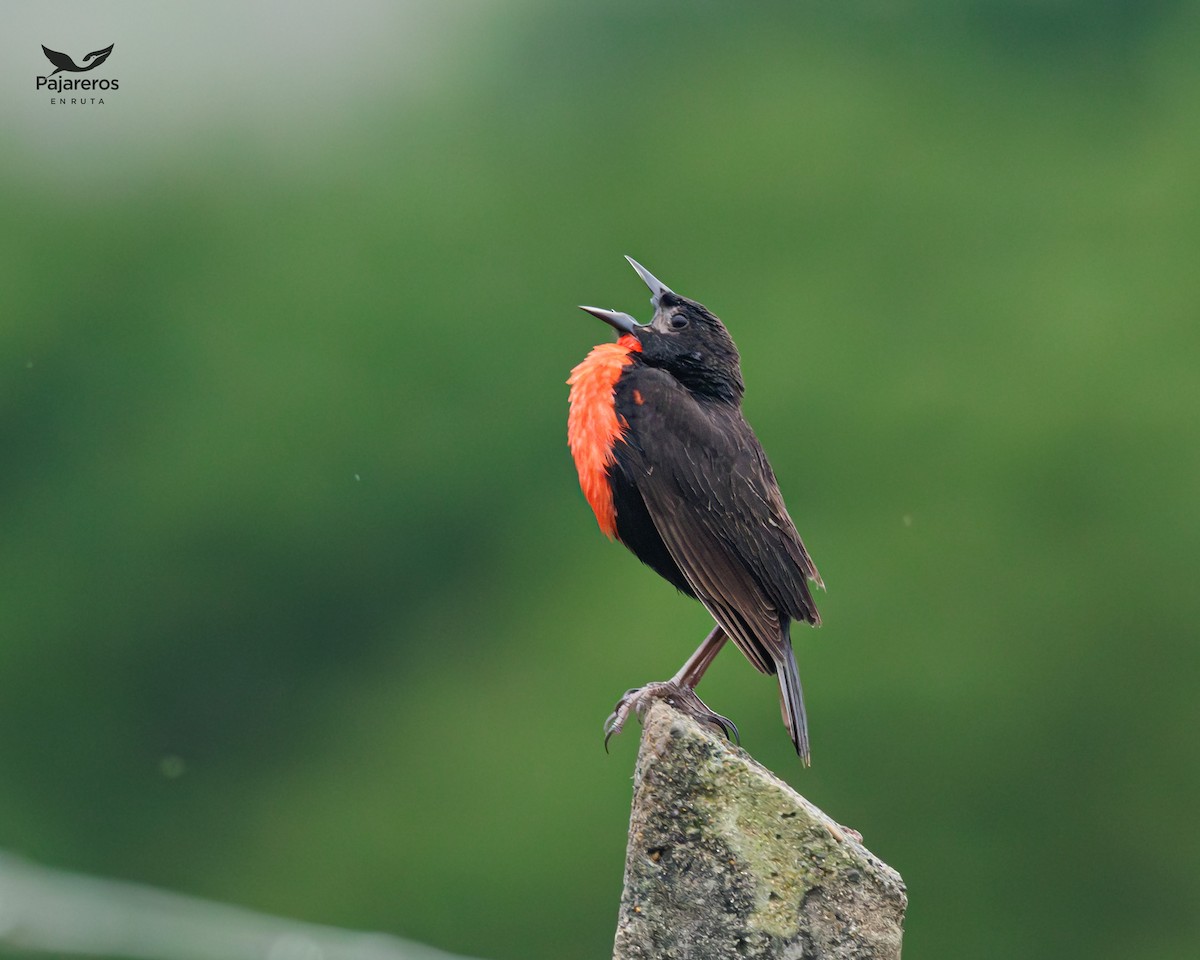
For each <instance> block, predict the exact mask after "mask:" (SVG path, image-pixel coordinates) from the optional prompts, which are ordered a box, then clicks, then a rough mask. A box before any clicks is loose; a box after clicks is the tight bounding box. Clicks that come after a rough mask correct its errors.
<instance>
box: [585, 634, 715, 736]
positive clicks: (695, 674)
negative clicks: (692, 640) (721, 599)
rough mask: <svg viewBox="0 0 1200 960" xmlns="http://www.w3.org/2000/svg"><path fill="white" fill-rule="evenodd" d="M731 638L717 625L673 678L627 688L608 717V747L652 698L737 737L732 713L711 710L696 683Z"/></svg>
mask: <svg viewBox="0 0 1200 960" xmlns="http://www.w3.org/2000/svg"><path fill="white" fill-rule="evenodd" d="M727 639H729V638H728V637H727V636H726V635H725V631H724V630H723V629H722V628H721V627H720V625H718V626H715V627H713V629H712V632H711V633H709V635H708V636H707V637H705V638H704V642H703V643H701V644H700V646H699V647H697V648H696V652H695V653H693V654H692V655H691V656H690V657H688V658H687V662H686V663H684V665H683V666H682V667H680V668H679V670H678V672H677V673H676V674H675V676H673V677H672V678H671V679H670V680H663V681H660V682H657V683H648V684H646V685H645V686H644V687H634V688H633V689H632V690H626V691H625V695H624V696H623V697H621V699H620V700H618V701H617V705H616V706H615V707H614V708H613V712H612V713H611V714H610V715H609V717H608V719H607V720H605V721H604V748H605V749H606V750H607V749H608V741H609V740H611V739H612V738H613V737H614V736H616V735H617V734H618V733H620V732H621V728H622V727H624V726H625V721H626V720H628V719H629V713H630V711H631V710H632V711H637V715H638V716H639V717H641V716H642V715H643V714H644V713H645V712H646V708H647V707H648V706H649V704H650V702H651V701H652V700H665V701H666V702H667V703H669V704H670V705H671V706H673V707H674V708H675V709H676V710H679V711H680V712H682V713H686V714H687V715H688V716H690V717H694V718H695V719H697V720H699V721H700V722H701V723H707V724H710V725H711V726H714V727H717V728H718V729H720V731H721V732H722V733H723V734H725V736H726V737H727V738H729V739H730V740H736V739H737V738H738V728H737V724H735V723H734V722H733V721H732V720H730V719H729V718H728V717H723V716H721V715H720V714H719V713H717V712H716V711H714V710H710V709H709V708H708V705H707V704H706V703H705V702H704V701H703V700H701V699H700V698H699V697H698V696H697V695H696V685H697V684H698V683H699V682H700V680H701V678H702V677H703V676H704V672H705V671H706V670H707V669H708V668H709V665H710V664H711V663H712V662H713V659H714V658H715V657H716V655H717V654H718V653H720V652H721V648H722V647H723V646H725V641H726V640H727Z"/></svg>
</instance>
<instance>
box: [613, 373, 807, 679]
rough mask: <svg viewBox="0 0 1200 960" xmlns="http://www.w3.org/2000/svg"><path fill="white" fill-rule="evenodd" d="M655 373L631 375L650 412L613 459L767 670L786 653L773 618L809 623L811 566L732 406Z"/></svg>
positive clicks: (736, 635)
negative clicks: (707, 400) (707, 401)
mask: <svg viewBox="0 0 1200 960" xmlns="http://www.w3.org/2000/svg"><path fill="white" fill-rule="evenodd" d="M647 373H650V372H649V371H647ZM653 373H654V374H658V372H657V371H654V372H653ZM665 376H666V375H658V376H654V375H649V376H644V377H640V378H639V380H640V383H639V387H640V389H641V392H642V393H643V394H644V398H643V400H644V406H641V407H640V408H634V410H635V411H636V413H634V417H635V420H637V421H640V420H641V419H642V418H641V417H640V416H638V414H639V413H641V411H642V410H645V411H653V426H650V424H649V423H648V422H647V423H646V425H645V426H644V427H643V426H642V424H640V423H637V422H635V423H634V424H633V425H632V426H633V427H634V429H631V430H630V431H629V433H628V434H627V440H626V442H627V444H628V446H629V447H630V449H629V450H628V451H627V452H623V454H622V455H620V456H619V457H618V459H619V460H620V461H621V462H622V467H623V469H625V470H626V471H628V472H629V473H630V474H631V476H630V480H632V481H633V484H634V486H636V488H637V490H638V491H639V492H640V494H641V496H642V499H643V501H644V502H645V504H646V509H647V511H648V513H649V514H650V518H651V520H652V521H653V522H654V526H655V528H656V529H657V531H658V533H659V536H661V537H662V540H663V543H664V544H665V545H666V547H667V549H668V551H669V552H670V554H671V556H672V558H673V559H674V560H675V562H676V564H678V566H679V568H680V570H681V571H682V572H683V574H684V576H685V577H686V578H687V581H688V583H689V584H690V585H691V587H692V589H693V591H694V592H695V593H696V595H697V597H698V598H699V599H700V600H701V602H703V603H704V605H705V606H706V607H708V609H709V611H710V612H711V613H712V615H713V617H714V618H715V619H716V620H717V622H718V623H720V624H721V626H722V627H724V628H725V629H726V630H727V632H728V633H729V635H730V638H731V639H733V640H734V641H735V642H736V643H737V645H738V647H739V648H740V649H741V650H742V652H743V653H744V654H745V655H746V657H747V659H749V660H750V662H751V663H753V664H754V665H755V666H756V667H757V668H758V669H759V670H762V671H763V672H764V673H774V672H775V668H776V664H777V663H779V662H780V661H781V660H782V659H783V658H784V657H785V656H787V657H790V655H791V654H790V651H786V650H784V649H783V648H784V646H785V645H787V643H788V641H787V639H786V636H785V634H784V631H783V628H782V620H783V618H785V617H786V618H791V619H796V620H804V621H807V622H809V623H818V622H819V619H820V618H819V617H818V615H817V609H816V605H815V604H814V603H813V600H812V595H811V594H810V593H809V590H808V583H807V581H808V579H810V578H812V579H814V580H815V579H817V572H816V568H815V566H813V564H812V561H811V559H809V557H808V553H807V552H806V551H805V549H804V545H803V543H802V542H801V541H800V536H799V534H798V533H797V532H796V528H795V525H794V524H793V523H792V521H791V519H790V518H789V517H788V514H787V511H786V510H785V509H784V507H783V498H782V497H781V495H780V493H779V487H778V485H777V484H776V482H775V475H774V474H773V473H772V471H771V468H770V465H769V464H768V463H767V459H766V456H765V455H764V454H763V452H762V448H761V447H760V446H759V444H758V441H757V440H756V439H755V437H754V434H753V432H752V431H751V430H750V428H749V427H748V426H747V425H746V422H745V421H744V420H743V419H742V417H741V414H740V412H739V411H737V410H736V409H734V408H732V407H706V406H701V405H700V404H699V403H698V402H697V401H696V400H694V399H693V398H692V397H691V396H690V394H687V393H686V391H683V390H682V388H677V387H675V386H673V385H672V384H670V383H666V382H664V381H663V380H661V379H660V377H662V378H665ZM666 379H670V378H666ZM639 427H641V428H640V429H638V428H639Z"/></svg>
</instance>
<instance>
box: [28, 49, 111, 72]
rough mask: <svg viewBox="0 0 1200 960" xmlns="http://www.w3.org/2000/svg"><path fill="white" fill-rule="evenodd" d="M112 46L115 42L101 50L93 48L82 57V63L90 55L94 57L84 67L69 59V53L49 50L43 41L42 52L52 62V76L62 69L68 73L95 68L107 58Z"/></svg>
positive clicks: (85, 61) (87, 59) (89, 58)
mask: <svg viewBox="0 0 1200 960" xmlns="http://www.w3.org/2000/svg"><path fill="white" fill-rule="evenodd" d="M114 46H116V44H113V43H110V44H109V45H108V46H107V47H105V48H104V49H103V50H93V51H92V52H91V53H89V54H88V55H87V56H86V57H84V58H83V62H84V63H87V62H88V61H89V60H92V57H95V58H96V59H95V60H92V62H91V63H87V66H86V67H81V66H79V64H77V63H76V62H75V61H74V60H72V59H71V56H70V54H66V53H59V52H58V51H57V50H51V49H50V48H49V47H47V46H46V45H45V44H44V43H43V44H42V52H43V53H44V54H45V55H46V59H47V60H49V61H50V62H51V63H52V64H54V70H53V71H52V72H51V74H50V76H54V74H56V73H58V72H59V71H62V70H66V71H67V72H68V73H87V72H88V71H89V70H95V69H96V68H97V67H98V66H100V64H102V63H103V62H104V61H105V60H107V59H108V56H109V54H110V53H112V50H113V47H114Z"/></svg>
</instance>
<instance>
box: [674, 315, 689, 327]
mask: <svg viewBox="0 0 1200 960" xmlns="http://www.w3.org/2000/svg"><path fill="white" fill-rule="evenodd" d="M687 324H688V322H687V317H684V316H680V315H679V314H678V313H677V314H675V316H673V317H672V318H671V329H672V330H682V329H683V328H684V327H686V326H687Z"/></svg>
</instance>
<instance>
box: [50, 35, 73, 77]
mask: <svg viewBox="0 0 1200 960" xmlns="http://www.w3.org/2000/svg"><path fill="white" fill-rule="evenodd" d="M42 52H43V53H44V54H45V55H46V59H47V60H49V61H50V62H51V63H52V64H54V66H55V68H56V69H55V71H54V73H58V71H59V70H79V68H78V67H77V66H75V61H74V60H72V59H71V58H70V56H68V55H67V54H65V53H59V52H58V51H57V50H51V49H50V48H49V47H47V46H46V45H45V44H44V43H43V44H42ZM54 73H52V74H50V76H54Z"/></svg>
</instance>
